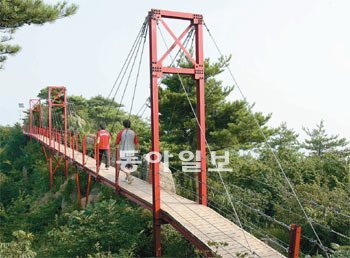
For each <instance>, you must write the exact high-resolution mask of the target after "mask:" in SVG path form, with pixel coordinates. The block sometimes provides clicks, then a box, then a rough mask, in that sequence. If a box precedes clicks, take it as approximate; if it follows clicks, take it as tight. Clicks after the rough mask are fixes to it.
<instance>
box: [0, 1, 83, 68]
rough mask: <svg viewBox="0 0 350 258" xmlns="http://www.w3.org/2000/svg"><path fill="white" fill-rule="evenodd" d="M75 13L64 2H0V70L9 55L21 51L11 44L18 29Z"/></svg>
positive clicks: (74, 10)
mask: <svg viewBox="0 0 350 258" xmlns="http://www.w3.org/2000/svg"><path fill="white" fill-rule="evenodd" d="M76 11H77V6H76V5H74V4H72V5H68V4H67V2H65V1H64V2H58V3H57V4H54V5H50V4H46V3H44V1H43V0H0V69H2V68H3V63H4V61H5V60H6V59H7V58H8V56H9V55H14V54H16V53H18V51H20V49H21V47H20V46H19V45H16V44H13V43H12V42H11V41H12V39H13V35H14V33H15V32H16V30H17V29H18V28H20V27H23V26H25V25H31V24H37V25H42V24H45V23H48V22H54V21H55V20H57V19H60V18H63V17H68V16H70V15H72V14H74V13H75V12H76Z"/></svg>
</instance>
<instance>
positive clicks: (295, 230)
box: [288, 224, 301, 258]
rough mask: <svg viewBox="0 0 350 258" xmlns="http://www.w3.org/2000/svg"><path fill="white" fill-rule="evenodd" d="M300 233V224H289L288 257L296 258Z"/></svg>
mask: <svg viewBox="0 0 350 258" xmlns="http://www.w3.org/2000/svg"><path fill="white" fill-rule="evenodd" d="M300 235H301V226H299V225H296V224H292V225H290V233H289V237H290V241H289V248H288V258H298V257H299V251H300Z"/></svg>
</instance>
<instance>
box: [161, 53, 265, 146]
mask: <svg viewBox="0 0 350 258" xmlns="http://www.w3.org/2000/svg"><path fill="white" fill-rule="evenodd" d="M230 59H231V57H221V58H219V59H218V61H217V62H211V61H210V60H209V59H206V60H205V63H204V64H205V101H206V103H205V109H206V127H207V128H206V129H207V130H206V134H207V141H208V142H209V144H211V145H212V149H217V150H220V149H225V148H236V149H247V148H251V147H253V146H257V145H259V144H260V143H262V142H263V141H264V139H263V136H262V135H261V133H260V128H259V127H258V126H257V125H256V122H255V121H254V119H253V116H252V114H251V112H250V111H249V108H248V105H249V104H248V103H246V102H244V101H242V100H237V101H233V102H230V101H228V100H227V97H228V95H229V94H230V93H231V92H232V91H233V86H224V85H223V82H222V81H221V80H218V79H217V76H218V75H220V74H221V73H222V72H223V71H224V69H225V67H226V66H227V65H228V63H229V62H230ZM189 65H190V64H189V63H188V62H187V61H184V60H180V66H181V67H188V66H189ZM162 83H163V85H164V86H165V87H163V88H160V93H159V95H160V101H159V106H160V122H161V136H162V141H164V142H166V143H167V144H172V145H175V144H176V145H178V146H181V147H183V146H188V147H187V149H188V148H190V149H192V150H194V149H195V148H196V146H197V138H196V133H197V122H196V119H195V117H194V114H193V112H192V109H191V107H190V105H189V102H188V99H187V97H186V93H185V91H184V89H183V87H182V83H183V86H184V88H185V90H186V92H187V93H188V96H189V100H190V102H191V104H192V106H193V107H194V109H195V108H196V82H195V80H194V79H193V78H192V77H191V76H181V81H180V79H179V76H178V75H170V76H167V77H166V78H165V79H164V80H163V81H162ZM255 117H256V118H257V120H258V122H259V125H260V127H261V129H262V130H263V131H264V133H265V134H266V135H267V136H269V135H270V134H271V133H272V131H271V130H270V129H268V127H267V126H266V123H267V121H268V120H269V118H270V115H267V116H264V115H263V114H261V113H258V112H257V113H255Z"/></svg>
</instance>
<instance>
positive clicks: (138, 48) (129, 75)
mask: <svg viewBox="0 0 350 258" xmlns="http://www.w3.org/2000/svg"><path fill="white" fill-rule="evenodd" d="M147 28H148V24H147V23H146V26H145V28H144V29H143V31H142V34H141V37H140V41H139V44H138V46H137V49H136V53H135V56H134V58H133V61H132V64H131V68H130V71H129V74H128V77H127V80H126V83H125V87H124V90H123V94H122V96H121V99H120V102H119V106H118V109H117V114H116V118H117V117H118V115H119V111H120V108H121V106H122V104H123V100H124V97H125V93H126V89H127V88H128V85H129V81H130V78H131V75H132V72H133V69H134V66H135V62H136V59H137V56H138V53H139V50H140V47H141V43H142V38H143V36H144V34H145V33H147V31H148V29H147ZM144 47H145V44H143V47H142V48H144ZM142 52H143V51H142ZM126 71H127V70H125V72H126ZM124 75H125V73H124V74H123V78H124ZM121 82H122V81H121ZM114 97H115V96H113V100H114ZM115 122H116V121H114V123H113V126H112V130H111V131H113V130H114V126H115Z"/></svg>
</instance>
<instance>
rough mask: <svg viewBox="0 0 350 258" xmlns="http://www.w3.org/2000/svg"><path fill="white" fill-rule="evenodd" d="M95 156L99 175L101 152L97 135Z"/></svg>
mask: <svg viewBox="0 0 350 258" xmlns="http://www.w3.org/2000/svg"><path fill="white" fill-rule="evenodd" d="M94 151H95V153H94V156H95V160H96V174H97V175H98V173H99V170H100V153H99V149H98V143H97V138H96V136H95V137H94Z"/></svg>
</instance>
